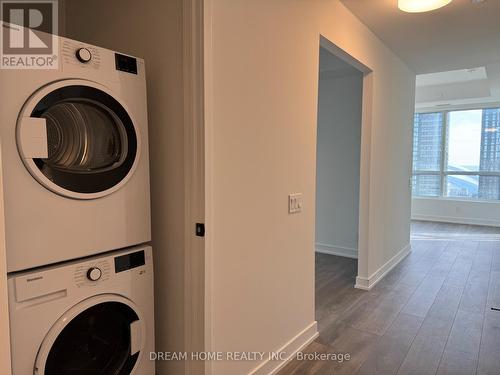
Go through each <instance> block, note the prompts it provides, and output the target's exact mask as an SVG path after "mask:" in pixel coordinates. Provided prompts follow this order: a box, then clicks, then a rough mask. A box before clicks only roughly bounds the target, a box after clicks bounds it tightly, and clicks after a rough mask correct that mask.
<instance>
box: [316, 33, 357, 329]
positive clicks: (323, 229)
mask: <svg viewBox="0 0 500 375" xmlns="http://www.w3.org/2000/svg"><path fill="white" fill-rule="evenodd" d="M350 60H351V58H350V56H347V55H346V54H345V53H343V52H342V51H340V50H338V49H337V47H335V46H333V45H332V44H331V43H330V42H328V41H327V40H326V39H323V38H322V40H321V43H320V48H319V85H318V121H317V151H316V152H317V154H316V243H315V250H316V320H317V321H318V327H319V330H320V331H321V329H322V327H326V326H328V324H329V323H331V322H330V321H331V319H333V318H336V317H338V314H339V313H341V312H342V311H341V309H342V306H347V305H348V304H345V305H344V304H343V302H344V303H345V302H348V300H351V297H353V296H354V295H357V294H359V293H360V291H359V290H355V289H354V284H355V280H356V277H357V276H358V249H359V242H360V241H359V239H360V225H363V224H362V221H360V179H361V173H360V168H361V151H362V146H361V145H362V124H363V93H364V91H363V89H364V77H365V72H364V71H363V70H361V69H360V67H359V66H356V64H353V63H352V61H350ZM332 317H333V318H332Z"/></svg>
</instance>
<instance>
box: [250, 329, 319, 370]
mask: <svg viewBox="0 0 500 375" xmlns="http://www.w3.org/2000/svg"><path fill="white" fill-rule="evenodd" d="M318 335H319V333H318V323H317V322H316V321H314V322H312V323H311V324H310V325H308V326H307V327H306V328H305V329H303V330H302V331H301V332H299V333H298V334H297V335H296V336H295V337H293V338H292V339H291V340H290V341H288V342H287V343H286V344H285V345H283V346H282V347H281V348H279V349H278V350H277V351H276V352H284V353H287V354H288V353H290V354H289V355H288V357H287V358H286V359H284V360H281V361H274V360H270V359H267V360H266V361H264V362H263V363H261V364H260V365H259V366H257V367H256V368H255V369H254V370H252V371H250V372H249V373H248V375H274V374H276V373H277V372H278V371H279V370H281V369H282V368H283V367H284V366H285V365H286V364H287V363H288V362H289V361H291V360H293V359H294V358H295V356H296V355H297V353H299V352H301V351H302V350H303V349H304V348H305V347H306V346H308V345H309V344H310V343H311V342H313V341H314V340H315V339H316V338H317V337H318Z"/></svg>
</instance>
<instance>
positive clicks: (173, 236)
mask: <svg viewBox="0 0 500 375" xmlns="http://www.w3.org/2000/svg"><path fill="white" fill-rule="evenodd" d="M182 22H183V1H182V0H168V1H161V0H150V1H144V2H140V1H135V0H106V1H101V0H85V1H79V0H67V1H66V33H67V35H68V36H69V37H70V38H74V39H78V40H82V41H84V42H88V43H93V44H96V45H99V46H102V47H107V48H111V49H114V50H118V51H121V52H124V53H129V54H133V55H137V56H140V57H142V58H144V59H145V61H146V76H147V88H148V114H149V135H150V160H151V200H152V202H151V209H152V237H153V248H154V263H155V306H156V311H155V313H156V317H155V319H156V350H158V351H182V350H184V318H185V311H184V266H185V264H184V248H185V247H184V229H185V228H184V214H185V213H184V194H185V186H184V118H183V110H184V106H183V105H184V103H183V78H182V77H183V60H182V57H183V42H184V41H183V33H182V31H183V27H182ZM183 372H184V363H182V362H179V361H159V362H157V373H158V374H161V375H166V374H175V375H178V374H182V373H183Z"/></svg>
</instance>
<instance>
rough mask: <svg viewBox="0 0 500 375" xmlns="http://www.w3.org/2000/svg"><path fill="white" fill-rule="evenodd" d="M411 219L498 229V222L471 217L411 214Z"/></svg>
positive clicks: (499, 225)
mask: <svg viewBox="0 0 500 375" xmlns="http://www.w3.org/2000/svg"><path fill="white" fill-rule="evenodd" d="M411 218H412V220H422V221H437V222H441V223H453V224H469V225H485V226H488V227H500V221H499V220H492V219H482V218H473V217H455V216H438V215H420V214H413V215H412V216H411Z"/></svg>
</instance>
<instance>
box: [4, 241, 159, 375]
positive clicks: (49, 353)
mask: <svg viewBox="0 0 500 375" xmlns="http://www.w3.org/2000/svg"><path fill="white" fill-rule="evenodd" d="M8 289H9V309H10V320H11V321H10V334H11V349H12V371H13V373H12V374H13V375H31V374H35V375H90V374H92V375H100V374H101V375H108V374H116V375H129V374H133V375H154V373H155V365H154V362H153V361H150V359H149V353H150V352H151V351H153V350H154V308H153V298H154V297H153V294H154V292H153V260H152V254H151V248H150V247H136V248H131V249H129V250H126V251H118V252H113V253H108V254H105V255H102V256H98V257H93V258H87V259H84V260H79V261H71V262H68V263H65V264H63V265H59V266H49V267H46V268H40V269H37V270H32V271H29V272H24V273H17V274H14V275H11V276H9V279H8Z"/></svg>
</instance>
